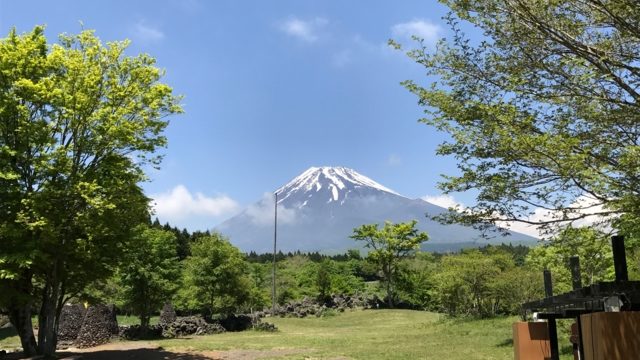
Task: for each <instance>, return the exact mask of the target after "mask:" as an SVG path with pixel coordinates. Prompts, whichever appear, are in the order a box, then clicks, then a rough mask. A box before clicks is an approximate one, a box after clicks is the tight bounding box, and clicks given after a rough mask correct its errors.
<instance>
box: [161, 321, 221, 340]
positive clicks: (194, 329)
mask: <svg viewBox="0 0 640 360" xmlns="http://www.w3.org/2000/svg"><path fill="white" fill-rule="evenodd" d="M225 331H226V330H225V328H224V327H222V325H220V324H219V323H209V322H207V321H205V320H204V319H203V318H202V317H200V316H186V317H178V318H176V321H174V322H172V323H171V324H169V325H167V326H165V327H163V331H162V336H164V337H176V336H185V335H207V334H219V333H223V332H225Z"/></svg>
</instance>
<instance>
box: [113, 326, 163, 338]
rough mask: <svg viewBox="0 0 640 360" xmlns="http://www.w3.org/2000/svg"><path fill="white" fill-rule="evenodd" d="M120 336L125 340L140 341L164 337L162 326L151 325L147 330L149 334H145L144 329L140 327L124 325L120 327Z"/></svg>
mask: <svg viewBox="0 0 640 360" xmlns="http://www.w3.org/2000/svg"><path fill="white" fill-rule="evenodd" d="M118 335H119V336H120V338H121V339H124V340H138V339H143V338H145V337H148V338H159V337H161V336H162V326H161V325H150V326H149V327H148V328H147V332H146V333H145V334H143V333H142V327H141V326H140V325H124V326H120V332H119V334H118Z"/></svg>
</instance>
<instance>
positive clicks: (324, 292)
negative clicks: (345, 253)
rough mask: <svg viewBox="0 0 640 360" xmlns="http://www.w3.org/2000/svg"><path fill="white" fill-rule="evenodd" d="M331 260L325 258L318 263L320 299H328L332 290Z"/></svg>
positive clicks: (317, 277) (317, 284) (317, 282)
mask: <svg viewBox="0 0 640 360" xmlns="http://www.w3.org/2000/svg"><path fill="white" fill-rule="evenodd" d="M330 266H331V265H330V260H324V261H322V262H321V263H320V264H319V265H318V272H317V276H316V286H317V288H318V299H319V300H320V301H326V300H327V297H328V296H329V291H331V269H330Z"/></svg>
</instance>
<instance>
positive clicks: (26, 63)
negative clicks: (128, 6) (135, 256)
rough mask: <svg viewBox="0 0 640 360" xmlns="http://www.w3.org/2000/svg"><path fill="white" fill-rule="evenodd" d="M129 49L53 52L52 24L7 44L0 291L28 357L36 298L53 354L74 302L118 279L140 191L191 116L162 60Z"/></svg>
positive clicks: (1, 114) (86, 46)
mask: <svg viewBox="0 0 640 360" xmlns="http://www.w3.org/2000/svg"><path fill="white" fill-rule="evenodd" d="M127 46H128V42H126V41H125V42H110V43H108V44H106V45H103V44H102V43H101V42H100V40H99V39H98V38H97V37H96V36H95V35H94V34H93V32H91V31H84V32H82V33H80V34H78V35H61V36H60V38H59V42H58V43H57V44H54V45H48V43H47V39H46V38H45V36H44V30H43V28H42V27H36V28H34V30H33V31H31V32H30V33H26V34H23V35H18V34H17V33H16V32H15V30H12V31H11V32H10V33H9V35H8V37H7V38H4V39H0V74H1V76H0V203H2V204H3V205H2V207H0V239H2V241H0V288H2V290H7V293H8V294H11V296H10V298H9V299H7V300H4V299H3V301H2V302H3V304H2V306H4V307H7V308H9V311H10V312H13V313H14V314H15V316H14V317H13V321H14V323H15V322H20V323H22V324H24V326H20V328H19V329H18V330H19V332H20V333H21V337H23V340H24V341H23V347H24V349H25V352H26V353H27V354H28V355H31V354H33V352H35V351H36V349H35V341H30V340H28V338H29V337H30V335H29V332H31V329H30V327H31V325H30V324H31V323H30V321H27V320H28V317H29V315H30V314H29V310H28V309H29V308H30V307H31V306H32V302H33V300H34V299H35V298H37V299H39V301H40V303H41V309H40V314H39V328H40V331H39V334H38V338H39V341H38V342H39V348H38V349H37V352H38V353H40V354H44V355H46V356H51V355H52V354H53V352H54V351H55V345H56V344H55V343H56V339H55V335H54V329H55V328H56V323H57V319H58V315H59V311H60V309H61V306H62V304H63V303H64V302H65V301H66V298H67V297H68V296H74V295H76V294H78V293H80V292H81V291H82V290H83V288H84V287H85V286H86V285H87V284H88V283H90V282H91V281H93V280H95V279H96V278H100V277H104V276H108V274H109V273H110V272H111V270H112V268H113V265H114V264H116V263H117V261H118V258H119V257H120V255H121V254H122V251H123V249H124V248H126V247H127V246H128V245H127V242H128V241H129V239H130V238H131V235H132V234H131V230H132V229H133V228H134V227H135V226H137V225H138V224H140V223H142V222H144V221H146V219H147V217H148V204H147V202H148V199H147V198H146V197H145V196H144V194H143V193H142V189H141V188H140V186H139V185H138V183H139V182H141V181H143V180H145V175H144V172H143V169H144V167H145V166H148V165H152V166H157V165H158V164H159V161H160V156H159V155H158V154H157V153H156V150H157V149H158V148H160V147H163V146H165V144H166V139H165V137H164V136H162V132H163V130H164V129H165V127H166V126H167V121H166V119H165V118H166V117H167V116H168V115H171V114H175V113H180V112H181V111H182V110H181V108H180V106H179V98H178V97H176V96H174V95H173V93H172V89H171V88H170V87H169V86H167V85H166V84H163V83H161V82H160V81H159V80H160V78H161V77H162V75H163V73H162V71H161V70H159V69H158V68H156V67H155V60H154V59H153V58H152V57H150V56H148V55H139V56H136V57H129V56H126V55H125V49H126V48H127ZM18 314H20V316H21V317H23V320H24V321H18V319H17V318H16V317H17V316H18ZM23 335H24V336H23Z"/></svg>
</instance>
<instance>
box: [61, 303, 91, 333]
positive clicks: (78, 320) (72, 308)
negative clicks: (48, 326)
mask: <svg viewBox="0 0 640 360" xmlns="http://www.w3.org/2000/svg"><path fill="white" fill-rule="evenodd" d="M85 313H86V309H85V308H84V306H82V304H75V305H65V306H63V307H62V312H60V322H59V325H58V340H59V341H74V340H75V339H76V338H77V337H78V333H79V332H80V328H81V327H82V323H83V321H84V316H85Z"/></svg>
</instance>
